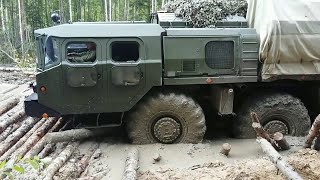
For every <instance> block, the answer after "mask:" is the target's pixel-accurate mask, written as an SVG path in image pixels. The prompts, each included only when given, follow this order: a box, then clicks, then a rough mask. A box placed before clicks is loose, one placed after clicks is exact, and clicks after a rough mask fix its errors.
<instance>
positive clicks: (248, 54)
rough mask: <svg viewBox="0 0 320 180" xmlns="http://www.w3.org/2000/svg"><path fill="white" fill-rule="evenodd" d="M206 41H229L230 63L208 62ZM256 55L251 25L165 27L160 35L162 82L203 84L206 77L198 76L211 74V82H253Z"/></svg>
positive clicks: (255, 69)
mask: <svg viewBox="0 0 320 180" xmlns="http://www.w3.org/2000/svg"><path fill="white" fill-rule="evenodd" d="M210 42H232V43H233V51H232V52H233V53H234V54H233V62H232V66H230V67H228V68H224V67H222V68H212V67H209V66H208V64H207V62H206V45H207V44H208V43H210ZM222 50H223V49H222ZM258 58H259V42H258V37H257V35H256V32H255V30H253V29H249V28H248V29H247V28H245V29H243V28H232V29H190V28H172V29H168V30H167V36H166V37H164V65H165V74H164V76H165V79H164V84H166V85H183V84H206V81H204V79H207V78H201V77H211V78H214V79H215V81H214V83H218V82H219V83H237V82H257V69H258ZM227 79H228V80H227Z"/></svg>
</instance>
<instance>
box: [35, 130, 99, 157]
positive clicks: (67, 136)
mask: <svg viewBox="0 0 320 180" xmlns="http://www.w3.org/2000/svg"><path fill="white" fill-rule="evenodd" d="M104 133H105V130H103V129H95V130H88V129H73V130H67V131H62V132H52V133H48V134H46V135H45V136H44V138H43V140H41V141H40V142H39V143H37V144H36V145H35V146H34V148H33V152H34V153H37V154H38V153H39V152H40V151H41V150H42V149H43V148H44V146H45V145H47V144H49V143H58V142H66V141H75V140H82V139H86V138H89V137H94V136H99V135H102V134H104Z"/></svg>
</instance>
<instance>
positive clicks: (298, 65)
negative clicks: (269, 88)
mask: <svg viewBox="0 0 320 180" xmlns="http://www.w3.org/2000/svg"><path fill="white" fill-rule="evenodd" d="M247 20H248V23H249V26H250V27H251V28H255V29H256V30H257V32H258V34H259V36H260V43H261V44H260V60H261V61H262V62H263V67H262V72H261V73H262V79H263V80H266V79H269V78H272V77H275V76H279V75H302V74H309V75H310V74H312V75H315V74H320V0H248V11H247Z"/></svg>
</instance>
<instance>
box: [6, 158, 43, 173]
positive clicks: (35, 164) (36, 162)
mask: <svg viewBox="0 0 320 180" xmlns="http://www.w3.org/2000/svg"><path fill="white" fill-rule="evenodd" d="M22 158H23V157H22V155H19V156H18V157H17V161H16V162H15V164H13V165H12V167H6V166H10V165H8V164H7V161H6V160H4V161H2V162H1V163H0V177H1V176H3V175H4V176H7V177H8V178H10V179H13V178H14V177H13V175H12V171H16V172H18V173H19V174H24V173H25V169H24V168H23V166H22V165H24V164H27V165H30V166H31V167H32V168H33V169H34V170H36V171H38V172H40V170H41V167H43V166H44V165H45V163H44V162H42V161H41V160H40V158H39V157H38V156H34V157H33V158H28V159H26V160H23V159H22ZM18 164H20V165H18Z"/></svg>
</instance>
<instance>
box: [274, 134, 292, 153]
mask: <svg viewBox="0 0 320 180" xmlns="http://www.w3.org/2000/svg"><path fill="white" fill-rule="evenodd" d="M273 139H274V140H275V141H276V143H277V145H278V146H279V147H280V148H281V150H289V149H290V145H289V143H288V142H287V140H286V139H285V138H284V136H283V134H282V133H280V132H276V133H274V135H273Z"/></svg>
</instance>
